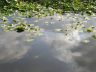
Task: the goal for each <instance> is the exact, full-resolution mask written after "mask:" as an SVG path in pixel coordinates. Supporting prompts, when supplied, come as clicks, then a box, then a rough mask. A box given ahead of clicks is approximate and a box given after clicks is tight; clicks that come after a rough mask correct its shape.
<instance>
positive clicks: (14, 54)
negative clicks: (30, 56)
mask: <svg viewBox="0 0 96 72" xmlns="http://www.w3.org/2000/svg"><path fill="white" fill-rule="evenodd" d="M25 39H26V35H25V33H16V32H7V33H0V62H13V61H16V60H19V59H21V58H23V56H24V55H25V54H26V53H27V52H28V50H29V46H28V44H27V42H26V40H25Z"/></svg>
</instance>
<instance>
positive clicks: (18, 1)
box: [0, 0, 96, 17]
mask: <svg viewBox="0 0 96 72" xmlns="http://www.w3.org/2000/svg"><path fill="white" fill-rule="evenodd" d="M16 10H18V11H20V12H29V14H28V16H29V17H32V16H36V15H38V16H40V17H41V16H47V15H53V14H54V13H60V14H64V13H65V12H74V13H79V12H81V13H87V14H88V15H91V14H92V13H96V1H95V0H0V12H1V13H5V14H10V13H13V12H14V11H16Z"/></svg>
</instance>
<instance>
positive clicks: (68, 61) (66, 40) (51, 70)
mask: <svg viewBox="0 0 96 72" xmlns="http://www.w3.org/2000/svg"><path fill="white" fill-rule="evenodd" d="M56 17H57V16H54V17H53V19H50V18H48V17H46V18H42V19H39V20H38V21H39V22H38V21H35V19H27V22H29V23H31V22H33V23H34V24H35V25H39V26H40V27H41V28H43V29H44V31H43V35H42V36H37V37H36V38H35V39H34V41H32V42H28V41H27V40H26V38H27V33H26V32H22V33H16V32H8V33H5V32H1V33H0V72H96V57H95V54H96V52H95V51H96V48H95V47H96V40H95V39H93V38H91V33H90V34H89V33H82V32H78V30H73V31H71V32H69V33H71V34H72V35H71V36H70V35H69V36H65V35H64V33H65V32H63V31H61V32H58V31H56V29H64V28H66V27H65V26H66V25H67V24H70V23H74V22H76V21H77V19H76V20H75V19H74V20H73V18H72V16H71V17H70V15H69V16H68V17H67V16H66V15H65V17H63V18H64V19H63V18H61V21H60V20H59V19H58V18H59V17H58V18H56ZM77 17H78V15H77ZM79 18H80V20H81V21H84V19H83V18H82V16H79ZM95 19H96V18H93V17H92V18H91V19H90V20H88V22H87V23H89V24H90V23H92V24H93V25H95ZM86 26H87V25H86ZM84 41H85V42H84Z"/></svg>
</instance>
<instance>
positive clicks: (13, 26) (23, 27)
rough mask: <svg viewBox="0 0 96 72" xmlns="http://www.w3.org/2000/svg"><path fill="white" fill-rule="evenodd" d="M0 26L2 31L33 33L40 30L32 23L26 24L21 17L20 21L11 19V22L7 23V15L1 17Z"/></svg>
mask: <svg viewBox="0 0 96 72" xmlns="http://www.w3.org/2000/svg"><path fill="white" fill-rule="evenodd" d="M0 27H1V28H2V29H3V30H4V31H16V32H18V33H20V32H24V31H27V32H34V33H35V32H38V31H40V30H41V29H40V28H39V26H35V25H34V24H28V23H26V22H25V21H24V20H23V19H22V20H20V21H18V20H16V19H13V20H12V23H9V20H8V19H7V17H3V18H2V19H1V22H0Z"/></svg>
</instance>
